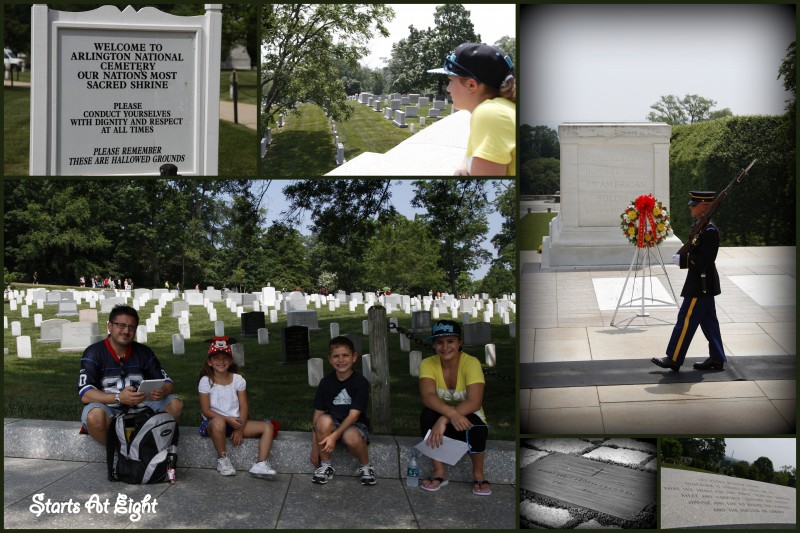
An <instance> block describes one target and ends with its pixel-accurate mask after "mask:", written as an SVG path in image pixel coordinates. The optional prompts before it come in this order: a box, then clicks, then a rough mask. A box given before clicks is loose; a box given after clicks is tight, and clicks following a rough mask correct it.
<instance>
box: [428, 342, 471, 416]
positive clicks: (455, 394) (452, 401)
mask: <svg viewBox="0 0 800 533" xmlns="http://www.w3.org/2000/svg"><path fill="white" fill-rule="evenodd" d="M419 377H420V379H422V378H429V379H432V380H433V381H434V382H435V383H436V395H437V396H438V397H439V398H441V400H442V401H444V402H445V403H446V404H447V405H450V406H452V407H455V406H456V405H458V404H460V403H461V402H463V401H464V400H466V399H467V387H468V386H469V385H472V384H473V383H486V380H485V379H484V378H483V369H482V368H481V363H480V361H478V360H477V359H476V358H475V357H472V356H471V355H469V354H468V353H464V352H462V353H461V358H460V359H459V361H458V378H457V380H456V388H455V389H448V388H447V384H446V383H445V381H444V374H443V373H442V360H441V359H440V358H439V356H438V355H433V356H431V357H426V358H425V359H423V360H422V362H421V363H420V365H419ZM475 414H476V415H478V416H479V417H480V419H481V420H483V423H484V424H485V423H486V416H485V415H484V413H483V406H481V407H480V409H478V410H477V411H475Z"/></svg>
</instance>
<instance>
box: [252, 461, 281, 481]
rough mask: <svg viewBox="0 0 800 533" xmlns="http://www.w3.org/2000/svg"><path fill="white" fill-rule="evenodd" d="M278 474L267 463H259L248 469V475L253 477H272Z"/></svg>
mask: <svg viewBox="0 0 800 533" xmlns="http://www.w3.org/2000/svg"><path fill="white" fill-rule="evenodd" d="M277 473H278V472H277V471H275V469H274V468H272V466H270V464H269V461H266V460H264V461H259V462H258V463H256V464H254V465H253V467H252V468H251V469H250V474H251V475H253V476H255V477H264V476H274V475H275V474H277Z"/></svg>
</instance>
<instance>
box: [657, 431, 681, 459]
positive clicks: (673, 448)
mask: <svg viewBox="0 0 800 533" xmlns="http://www.w3.org/2000/svg"><path fill="white" fill-rule="evenodd" d="M682 455H683V445H682V444H681V441H680V440H678V439H674V438H672V437H664V438H663V439H661V459H662V460H663V461H665V462H668V463H677V462H678V460H680V458H681V456H682Z"/></svg>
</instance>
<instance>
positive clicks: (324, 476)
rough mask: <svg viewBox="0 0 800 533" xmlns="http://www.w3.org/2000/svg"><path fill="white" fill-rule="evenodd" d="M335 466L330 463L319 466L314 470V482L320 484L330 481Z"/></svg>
mask: <svg viewBox="0 0 800 533" xmlns="http://www.w3.org/2000/svg"><path fill="white" fill-rule="evenodd" d="M333 473H334V470H333V467H332V466H330V465H323V466H320V467H319V468H317V469H316V470H315V471H314V475H313V476H312V477H311V482H312V483H317V484H319V485H324V484H325V483H327V482H328V480H329V479H333Z"/></svg>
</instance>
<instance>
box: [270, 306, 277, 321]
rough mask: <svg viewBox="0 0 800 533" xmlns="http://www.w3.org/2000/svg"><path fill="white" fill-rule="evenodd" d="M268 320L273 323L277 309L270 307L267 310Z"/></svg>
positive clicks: (275, 319)
mask: <svg viewBox="0 0 800 533" xmlns="http://www.w3.org/2000/svg"><path fill="white" fill-rule="evenodd" d="M269 321H270V323H271V324H275V323H276V322H277V321H278V310H277V309H270V310H269Z"/></svg>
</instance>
